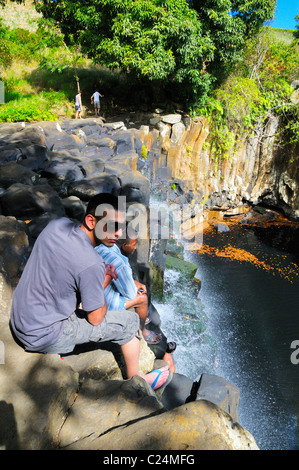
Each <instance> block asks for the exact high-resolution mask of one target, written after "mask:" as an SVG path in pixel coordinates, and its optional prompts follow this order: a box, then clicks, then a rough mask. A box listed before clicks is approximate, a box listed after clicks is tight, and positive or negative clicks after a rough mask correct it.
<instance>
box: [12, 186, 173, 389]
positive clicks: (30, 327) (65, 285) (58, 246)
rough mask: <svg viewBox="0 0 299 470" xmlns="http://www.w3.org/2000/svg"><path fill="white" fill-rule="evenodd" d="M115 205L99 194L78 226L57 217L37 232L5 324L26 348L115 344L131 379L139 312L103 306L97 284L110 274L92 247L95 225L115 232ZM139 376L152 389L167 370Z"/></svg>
mask: <svg viewBox="0 0 299 470" xmlns="http://www.w3.org/2000/svg"><path fill="white" fill-rule="evenodd" d="M117 203H118V200H117V198H115V197H113V196H112V195H111V194H99V195H97V196H95V197H93V198H92V199H91V200H90V202H89V204H88V206H87V210H86V215H85V218H84V222H83V223H82V225H78V224H76V223H74V222H73V221H71V220H69V219H67V218H64V217H63V218H60V219H56V220H53V221H51V222H50V223H49V224H48V225H47V227H46V228H45V229H44V230H43V231H42V232H41V234H40V235H39V237H38V238H37V240H36V242H35V245H34V247H33V250H32V252H31V254H30V257H29V259H28V261H27V264H26V266H25V269H24V271H23V274H22V276H21V278H20V281H19V283H18V285H17V287H16V290H15V293H14V297H13V304H12V310H11V328H12V331H13V333H14V334H15V336H16V338H17V339H18V340H19V341H20V342H21V343H22V344H23V346H24V348H25V350H26V351H37V352H43V353H58V354H59V353H60V354H66V353H69V352H72V351H73V349H74V348H75V346H76V345H78V344H82V343H86V342H103V341H105V342H106V341H109V342H112V343H116V344H118V345H120V348H121V351H122V354H123V357H124V361H125V365H126V372H127V377H128V378H131V377H133V376H134V375H140V374H139V351H140V335H139V316H138V315H137V313H136V312H132V311H129V310H122V311H119V310H117V311H116V310H112V311H110V310H108V309H107V304H106V301H105V296H104V288H103V284H104V281H105V282H107V278H108V279H109V277H112V276H113V272H111V271H110V272H108V273H107V277H106V279H105V263H104V261H103V259H102V258H101V256H100V255H99V254H98V253H97V252H96V251H95V250H94V247H95V246H97V245H98V244H99V239H98V237H97V228H98V227H97V225H98V224H100V223H101V225H102V229H101V230H100V232H101V233H102V231H104V232H105V233H106V236H107V238H108V239H117V238H118V237H119V236H121V226H120V224H121V223H123V221H124V219H125V213H123V212H121V211H119V210H118V207H117ZM99 207H100V208H102V209H103V208H104V210H103V211H102V214H103V215H102V216H98V212H97V211H98V208H99ZM110 222H113V223H112V225H111V224H110ZM111 226H113V230H112V228H111ZM109 230H111V232H109ZM80 303H81V304H82V309H83V310H82V309H78V308H77V306H78V305H79V304H80ZM141 377H142V378H143V379H144V380H145V381H146V382H147V383H148V384H149V385H150V386H152V388H153V389H154V390H155V389H157V388H159V387H161V386H162V385H164V384H165V382H166V381H167V379H168V377H169V369H168V367H163V368H161V369H158V370H156V371H152V372H150V373H148V374H146V375H141Z"/></svg>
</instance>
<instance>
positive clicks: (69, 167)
mask: <svg viewBox="0 0 299 470" xmlns="http://www.w3.org/2000/svg"><path fill="white" fill-rule="evenodd" d="M80 164H81V160H79V159H76V158H67V159H66V160H52V161H49V162H47V163H45V164H44V165H43V169H42V171H41V175H42V176H43V177H45V178H55V179H57V180H59V181H67V182H70V181H80V180H81V179H82V177H83V176H84V172H83V171H82V170H81V168H80Z"/></svg>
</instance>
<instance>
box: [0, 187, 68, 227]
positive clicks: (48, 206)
mask: <svg viewBox="0 0 299 470" xmlns="http://www.w3.org/2000/svg"><path fill="white" fill-rule="evenodd" d="M0 202H1V207H2V211H3V214H4V215H12V216H14V217H17V218H20V219H22V220H25V219H32V218H33V217H37V216H38V215H41V214H43V213H44V212H50V213H53V214H56V215H58V216H60V217H62V216H64V215H65V210H64V207H63V205H62V203H61V200H60V198H59V196H58V194H57V193H56V192H55V191H54V189H52V188H51V186H49V185H35V186H28V185H25V184H21V183H16V184H13V185H11V186H10V187H9V188H8V189H7V190H6V191H5V192H4V193H3V194H1V196H0Z"/></svg>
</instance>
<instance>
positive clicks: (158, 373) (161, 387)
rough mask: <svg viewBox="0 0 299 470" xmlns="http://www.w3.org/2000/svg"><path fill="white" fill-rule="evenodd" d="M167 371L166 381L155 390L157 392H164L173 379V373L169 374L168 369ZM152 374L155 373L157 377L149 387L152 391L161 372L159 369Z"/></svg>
mask: <svg viewBox="0 0 299 470" xmlns="http://www.w3.org/2000/svg"><path fill="white" fill-rule="evenodd" d="M168 370H169V375H168V377H167V380H166V381H165V382H164V383H163V384H162V385H161V386H160V387H158V388H157V389H156V390H157V392H159V391H160V392H161V391H162V390H164V389H165V388H166V387H167V385H168V384H169V382H171V380H172V378H173V373H172V372H171V370H170V369H168ZM152 372H157V377H156V378H155V380H154V381H153V383H152V385H151V387H152V389H153V390H154V388H155V385H156V384H157V382H158V380H159V377H160V375H161V374H162V371H161V370H160V369H154V370H152Z"/></svg>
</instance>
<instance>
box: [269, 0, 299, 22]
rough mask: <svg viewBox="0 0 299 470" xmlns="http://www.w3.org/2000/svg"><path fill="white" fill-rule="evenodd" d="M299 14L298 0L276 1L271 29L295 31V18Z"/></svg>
mask: <svg viewBox="0 0 299 470" xmlns="http://www.w3.org/2000/svg"><path fill="white" fill-rule="evenodd" d="M298 14H299V0H277V6H276V14H275V20H274V21H272V22H271V26H272V27H273V28H284V29H295V26H296V24H298V23H297V22H296V21H295V16H296V15H298Z"/></svg>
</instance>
